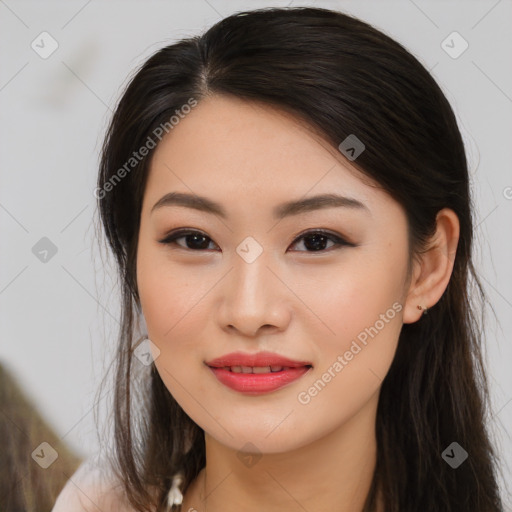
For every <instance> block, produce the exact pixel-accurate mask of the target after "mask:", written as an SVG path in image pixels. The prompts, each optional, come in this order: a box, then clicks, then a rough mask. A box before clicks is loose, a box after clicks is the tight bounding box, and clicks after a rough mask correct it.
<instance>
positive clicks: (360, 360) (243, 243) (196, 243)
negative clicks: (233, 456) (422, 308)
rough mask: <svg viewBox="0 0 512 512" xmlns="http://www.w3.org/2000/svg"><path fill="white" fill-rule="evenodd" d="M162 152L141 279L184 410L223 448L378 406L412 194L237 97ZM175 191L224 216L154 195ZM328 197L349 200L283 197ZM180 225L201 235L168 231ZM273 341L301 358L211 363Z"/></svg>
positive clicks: (261, 442) (286, 441) (314, 435)
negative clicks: (399, 196)
mask: <svg viewBox="0 0 512 512" xmlns="http://www.w3.org/2000/svg"><path fill="white" fill-rule="evenodd" d="M355 135H356V136H357V134H355ZM340 142H341V141H340ZM363 142H364V141H363ZM154 151H155V153H154V155H153V159H152V163H151V168H150V173H149V177H148V181H147V186H146V190H145V193H144V201H143V207H142V212H141V225H140V233H139V242H138V253H137V282H138V288H139V295H140V299H141V305H142V310H143V313H144V317H145V320H146V323H147V328H148V337H149V339H150V340H151V341H152V342H153V343H154V344H155V345H156V347H158V350H159V353H158V352H157V351H156V350H155V351H154V354H155V355H156V354H158V356H157V357H156V360H155V364H156V367H157V369H158V372H159V374H160V376H161V378H162V380H163V382H164V383H165V385H166V386H167V388H168V390H169V391H170V392H171V393H172V395H173V396H174V398H175V399H176V400H177V402H178V403H179V404H180V405H181V407H182V408H183V409H184V410H185V412H186V413H187V414H188V415H189V416H190V417H191V418H192V419H193V420H194V421H195V422H196V423H197V424H198V425H199V426H200V427H201V428H202V429H204V431H205V432H206V433H208V434H209V435H210V436H212V437H214V438H215V439H216V440H217V441H219V442H221V443H223V444H224V445H227V446H230V447H232V448H233V449H240V448H241V447H243V446H244V445H245V444H246V443H247V442H248V441H250V442H251V443H252V444H254V445H255V446H256V447H257V448H258V449H259V450H260V451H261V452H263V453H265V452H267V453H272V452H284V451H289V450H292V449H295V448H299V447H301V446H304V445H306V444H308V443H311V442H313V441H315V440H318V439H320V438H321V437H323V436H325V435H327V434H329V433H332V432H333V431H335V430H336V429H339V428H343V426H344V425H345V424H347V422H349V420H351V418H353V417H355V416H356V415H357V414H358V413H360V412H362V410H363V409H365V408H368V407H370V406H372V407H374V406H375V403H376V400H377V397H378V391H379V389H380V386H381V382H382V379H384V377H385V375H386V373H387V371H388V369H389V367H390V364H391V362H392V359H393V356H394V353H395V349H396V346H397V341H398V336H399V333H400V329H401V326H402V314H403V311H402V306H403V305H404V301H405V299H406V296H407V286H408V283H407V263H408V241H407V224H406V217H405V213H404V211H403V209H402V207H401V206H400V205H399V204H398V203H397V202H396V201H395V200H393V199H392V198H391V197H390V196H389V195H388V194H386V193H385V192H383V191H382V190H381V189H379V188H377V187H372V186H370V185H369V184H368V181H366V182H365V181H363V180H362V179H360V177H358V175H357V173H356V172H355V171H354V169H353V168H352V169H351V168H350V167H349V164H350V163H349V162H348V161H347V160H346V159H345V157H344V156H343V155H342V154H341V153H339V152H337V151H336V150H335V149H333V148H330V147H329V146H328V145H327V144H326V143H324V142H322V141H321V140H320V139H319V138H318V137H315V136H314V135H313V134H312V132H311V131H310V130H308V128H307V127H306V126H304V125H303V124H301V123H300V122H298V121H296V120H294V119H292V118H291V117H289V116H286V115H284V114H283V113H279V112H277V111H275V110H273V109H271V108H269V107H265V106H261V105H257V104H255V103H248V102H243V101H241V100H238V99H232V98H226V97H220V96H213V97H210V98H208V99H206V100H203V101H202V102H200V103H199V104H198V106H197V107H195V108H194V109H193V110H192V112H191V113H190V114H188V115H187V116H186V117H184V118H183V119H182V120H180V122H179V124H177V125H176V126H174V128H173V129H172V131H171V132H170V133H169V134H168V135H167V136H166V137H165V138H164V139H163V140H162V142H161V143H160V144H159V145H158V146H157V148H156V149H155V150H154ZM170 193H180V194H185V195H187V196H189V197H190V198H191V199H193V198H196V199H197V198H198V197H199V196H201V197H204V198H207V200H208V204H210V203H215V204H216V205H218V207H217V208H218V210H219V211H220V210H222V211H223V213H224V215H225V216H221V215H220V213H219V211H217V213H210V212H207V211H204V210H201V209H198V208H192V207H188V206H185V205H184V204H183V203H182V204H176V203H173V202H172V201H170V200H168V201H163V202H161V203H160V205H159V206H156V207H155V205H156V204H157V203H158V202H159V201H160V200H161V199H162V198H163V197H164V196H166V195H167V194H170ZM324 194H331V195H333V194H336V195H339V196H342V197H345V198H349V199H350V201H349V200H346V199H345V200H340V203H339V206H333V205H332V204H330V205H327V203H326V202H324V203H321V202H320V203H317V204H316V206H315V204H312V206H314V208H313V207H311V208H309V207H307V206H303V207H296V208H292V207H290V208H284V207H283V205H286V204H288V203H293V202H296V201H303V200H306V199H309V198H312V197H314V196H317V195H324ZM202 204H203V205H205V204H206V203H205V202H203V203H202ZM319 204H320V205H321V204H323V205H324V207H323V208H320V207H318V205H319ZM280 213H281V215H280ZM283 214H286V215H283ZM178 229H179V230H185V231H193V232H199V234H196V236H194V234H192V235H190V234H188V235H187V234H183V233H181V234H180V235H178V237H177V238H176V239H175V241H174V242H172V243H168V244H166V243H164V242H163V241H164V240H166V239H167V240H168V241H169V239H170V236H169V235H170V234H171V232H176V230H178ZM319 230H323V231H327V233H324V234H323V235H322V234H318V233H317V234H316V235H315V232H318V231H319ZM306 232H307V236H305V237H304V234H305V233H306ZM262 351H266V352H271V353H274V354H275V355H277V356H282V357H285V358H287V359H291V360H293V361H295V362H296V363H297V364H298V365H299V366H298V367H297V368H294V369H291V370H290V369H284V370H279V368H278V367H279V366H285V365H283V364H279V361H277V364H275V365H273V366H274V368H273V370H278V371H277V372H276V373H275V375H271V373H274V372H272V368H269V367H268V366H267V367H266V368H265V365H271V362H272V358H271V359H270V360H266V359H264V360H263V361H259V362H257V361H255V362H254V364H255V365H256V366H257V365H258V364H261V365H262V367H261V368H257V369H256V372H262V373H261V374H260V373H257V374H255V375H254V374H253V375H251V376H248V375H247V374H246V373H244V372H246V371H251V372H252V366H253V365H251V364H249V363H250V361H249V363H247V362H246V363H247V367H246V368H243V369H242V373H237V372H238V371H239V370H240V368H231V366H233V365H234V366H237V364H236V361H231V362H232V363H233V365H231V364H228V366H230V368H229V369H220V370H219V369H217V370H212V369H211V367H210V366H208V365H207V363H209V362H210V363H211V362H212V361H213V360H214V359H217V358H220V357H221V356H224V355H226V354H230V353H233V352H238V353H243V354H246V355H252V354H256V353H259V352H262ZM224 363H226V362H225V361H224ZM228 363H230V361H228ZM219 364H220V365H221V366H222V365H223V363H222V362H221V363H219ZM233 370H234V371H233Z"/></svg>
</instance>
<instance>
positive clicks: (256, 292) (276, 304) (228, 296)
mask: <svg viewBox="0 0 512 512" xmlns="http://www.w3.org/2000/svg"><path fill="white" fill-rule="evenodd" d="M249 238H250V237H249ZM256 244H257V245H256ZM258 246H259V248H258ZM271 267H272V261H271V254H270V252H266V251H264V250H263V247H262V246H261V245H260V244H259V243H257V242H256V241H255V240H254V239H253V240H245V241H243V242H242V243H241V244H239V246H238V247H237V249H236V253H235V254H234V255H233V262H232V270H231V272H230V273H229V277H228V280H227V286H226V287H225V288H224V291H223V301H222V302H223V307H222V322H223V323H224V326H233V327H236V328H237V329H238V330H239V331H242V332H244V333H245V334H254V333H256V331H257V330H258V329H259V328H260V327H261V326H264V325H271V326H277V327H280V328H282V327H283V325H284V324H285V323H286V320H287V313H286V310H285V301H283V297H282V294H283V293H284V289H285V287H283V285H282V283H280V282H279V280H278V279H277V278H276V276H275V275H274V273H273V272H272V271H271V270H270V268H271Z"/></svg>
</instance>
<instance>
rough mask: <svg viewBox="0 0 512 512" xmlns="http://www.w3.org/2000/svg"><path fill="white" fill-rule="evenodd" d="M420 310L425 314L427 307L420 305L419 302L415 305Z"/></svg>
mask: <svg viewBox="0 0 512 512" xmlns="http://www.w3.org/2000/svg"><path fill="white" fill-rule="evenodd" d="M416 307H417V308H418V309H419V310H420V311H422V310H423V314H424V315H426V314H427V311H428V308H427V307H426V306H420V305H419V304H418V305H417V306H416Z"/></svg>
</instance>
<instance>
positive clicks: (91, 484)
mask: <svg viewBox="0 0 512 512" xmlns="http://www.w3.org/2000/svg"><path fill="white" fill-rule="evenodd" d="M98 510H102V511H103V512H135V510H134V509H133V508H131V507H130V506H129V504H128V503H127V500H126V498H125V497H124V493H123V492H122V487H121V485H120V484H117V485H116V484H115V483H114V481H113V479H112V477H109V476H108V475H107V473H106V472H105V471H104V470H103V469H101V467H100V466H99V465H98V463H97V462H93V461H92V460H90V459H89V460H87V461H85V462H83V463H82V464H81V465H80V467H79V468H78V469H77V470H76V471H75V473H74V474H73V475H72V476H71V477H70V478H69V480H68V481H67V482H66V485H65V486H64V488H63V489H62V491H61V492H60V494H59V496H58V497H57V501H56V502H55V504H54V506H53V509H52V511H51V512H97V511H98Z"/></svg>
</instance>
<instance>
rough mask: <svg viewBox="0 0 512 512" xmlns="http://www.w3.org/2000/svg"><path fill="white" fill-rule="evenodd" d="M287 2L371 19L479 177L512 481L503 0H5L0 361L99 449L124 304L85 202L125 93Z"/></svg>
mask: <svg viewBox="0 0 512 512" xmlns="http://www.w3.org/2000/svg"><path fill="white" fill-rule="evenodd" d="M289 4H291V5H293V6H299V5H309V6H321V7H327V8H332V9H339V10H342V11H345V12H348V13H353V14H355V15H356V16H359V17H360V18H362V19H363V20H365V21H367V22H370V23H372V24H373V25H375V26H376V27H377V28H379V29H381V30H383V31H384V32H386V33H387V34H389V35H390V36H391V37H393V38H395V39H396V40H398V41H399V42H401V43H402V44H403V45H404V46H405V47H406V48H408V49H409V50H410V51H411V52H412V53H413V54H415V55H416V56H417V57H418V58H419V60H420V61H421V62H422V63H423V64H424V65H425V66H426V67H427V68H428V69H430V70H431V72H432V74H433V75H434V77H435V78H436V80H437V81H438V83H439V84H440V86H441V87H442V89H443V91H444V92H445V93H446V95H447V97H448V99H449V100H450V102H451V104H452V106H453V107H454V109H455V112H456V114H457V116H458V119H459V125H460V127H461V130H462V133H463V136H464V140H465V143H466V146H467V154H468V157H469V162H470V169H471V175H472V180H473V191H474V198H475V207H476V211H477V239H476V245H477V246H478V247H477V252H476V261H477V264H478V269H479V274H480V276H481V278H482V280H483V283H484V285H485V288H486V291H487V293H488V295H489V298H490V300H491V302H492V305H493V308H494V311H495V313H496V317H495V318H494V317H493V316H492V315H491V316H489V319H488V326H487V331H486V338H487V339H486V355H487V360H488V367H489V375H490V381H491V386H492V400H493V403H492V414H493V417H492V425H493V430H494V431H495V436H496V443H497V445H498V452H499V454H500V456H501V457H502V458H503V471H504V475H505V479H506V480H507V481H512V470H511V467H512V440H511V437H510V432H511V430H512V429H511V425H512V376H511V375H512V372H511V371H510V368H509V367H510V364H511V362H512V345H511V334H512V286H511V283H512V270H511V266H510V261H511V254H512V241H511V236H510V235H511V234H512V230H511V224H512V222H511V218H512V173H511V163H512V149H511V148H512V144H511V141H512V126H511V124H512V123H511V119H512V117H511V114H512V59H511V54H512V51H511V49H512V31H511V30H510V23H511V20H512V3H511V1H510V0H499V1H496V0H492V1H484V0H480V1H477V0H473V1H467V0H466V1H457V2H456V1H452V2H446V1H437V2H434V1H420V0H415V1H414V2H413V1H412V0H402V1H396V2H387V1H382V0H379V1H368V0H359V1H317V2H315V1H310V2H299V1H294V2H289V1H286V2H264V1H245V2H242V1H225V0H208V1H206V0H187V1H172V2H171V1H167V2H163V1H145V2H142V1H137V2H134V1H132V2H129V1H123V2H116V1H108V2H106V1H99V0H94V1H87V0H84V1H80V2H74V1H67V2H41V1H38V2H22V1H15V0H5V1H4V0H0V52H1V53H0V58H1V66H0V108H1V112H2V116H1V121H0V127H1V135H0V151H1V155H2V165H1V167H0V172H1V188H0V226H1V233H2V243H1V248H2V250H1V264H0V308H1V321H2V332H3V336H2V338H3V339H2V342H1V347H0V359H1V360H2V362H3V363H4V364H6V365H7V366H8V367H9V368H10V369H11V371H13V372H14V373H15V375H16V376H17V377H18V379H19V381H20V383H21V384H22V386H23V388H24V389H25V390H26V392H27V393H28V394H29V396H30V397H31V398H32V399H33V400H34V402H35V403H36V404H37V406H38V408H39V411H40V412H41V414H42V415H43V417H44V418H45V419H46V420H47V421H48V422H49V423H50V424H51V425H52V426H53V427H54V428H55V429H56V431H57V433H58V434H59V435H60V436H62V438H63V439H64V440H66V441H67V442H69V443H70V444H71V445H72V447H73V448H75V449H76V450H77V451H78V452H79V453H80V454H81V455H82V456H84V457H85V456H88V455H90V454H92V453H94V452H96V451H97V449H98V447H99V444H98V438H97V436H96V433H95V423H94V415H93V411H92V407H93V400H94V398H95V393H96V391H97V389H98V386H99V379H100V377H101V376H102V375H103V371H104V370H105V368H106V365H107V363H108V361H109V357H111V352H112V348H113V346H114V345H115V341H116V334H117V325H118V323H117V318H118V313H119V307H118V300H117V295H116V294H117V290H116V288H115V277H114V268H113V267H112V265H111V262H110V264H109V263H108V261H104V260H103V259H102V257H101V256H100V253H99V251H98V249H97V246H96V242H95V238H94V237H95V235H94V231H95V228H94V213H93V212H94V209H95V198H94V196H93V190H94V187H95V180H96V172H97V161H98V152H99V148H100V144H101V140H102V136H103V133H104V129H105V126H106V123H107V121H108V119H109V116H110V114H111V109H112V108H113V107H114V105H115V101H116V99H117V98H118V96H119V91H120V88H121V86H122V85H124V84H125V83H126V80H127V77H128V76H129V74H130V73H131V72H132V71H133V70H134V68H135V67H136V66H137V65H139V64H140V63H141V62H142V61H143V60H144V59H146V58H147V57H148V56H149V55H150V54H152V53H153V52H154V51H155V50H157V49H158V48H160V47H162V46H164V45H166V44H169V43H171V42H173V41H174V40H176V39H179V38H181V37H185V36H189V35H195V34H197V33H198V32H200V31H202V30H204V29H206V28H207V27H209V26H211V25H212V24H213V23H215V22H216V21H218V20H219V19H220V18H222V17H225V16H227V15H229V14H231V13H233V12H236V11H239V10H243V9H252V8H259V7H268V6H285V5H289ZM43 31H47V32H48V33H50V34H51V36H52V37H53V38H54V39H55V40H56V41H57V43H58V45H59V46H58V49H57V50H56V51H55V52H54V53H53V54H52V55H51V56H50V57H48V58H47V59H43V58H41V57H40V56H39V55H38V54H37V53H36V52H35V51H34V50H33V49H32V48H31V43H32V41H33V40H36V42H37V41H39V40H40V39H38V36H39V35H40V34H41V32H43ZM453 31H457V32H458V33H459V34H460V35H461V36H462V37H463V38H464V39H465V40H466V41H467V42H468V44H469V47H468V49H467V50H466V51H465V52H464V53H463V54H462V55H460V56H459V57H458V58H456V59H454V58H452V57H450V56H449V55H448V54H447V53H446V52H445V51H444V50H443V48H442V46H441V43H442V41H443V40H445V39H446V37H447V36H448V35H449V34H451V33H452V32H453ZM39 44H41V43H39ZM458 44H459V42H456V43H455V45H456V48H457V45H458ZM46 48H48V46H46ZM459 48H460V46H459ZM42 237H48V238H49V239H50V240H51V241H52V242H53V244H55V246H56V247H57V253H56V254H55V255H54V256H53V257H52V258H50V259H49V260H48V261H47V262H46V263H43V262H41V261H40V260H39V259H38V258H37V257H36V256H35V255H34V254H33V252H32V247H33V246H34V245H35V244H36V243H37V242H38V241H39V240H40V239H41V238H42ZM104 412H105V410H104V409H103V414H104ZM41 441H44V440H41ZM34 448H35V447H34ZM470 456H471V454H470ZM504 493H505V494H506V493H507V492H506V491H504ZM507 499H508V500H509V501H510V497H509V498H507ZM509 506H510V505H509Z"/></svg>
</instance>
